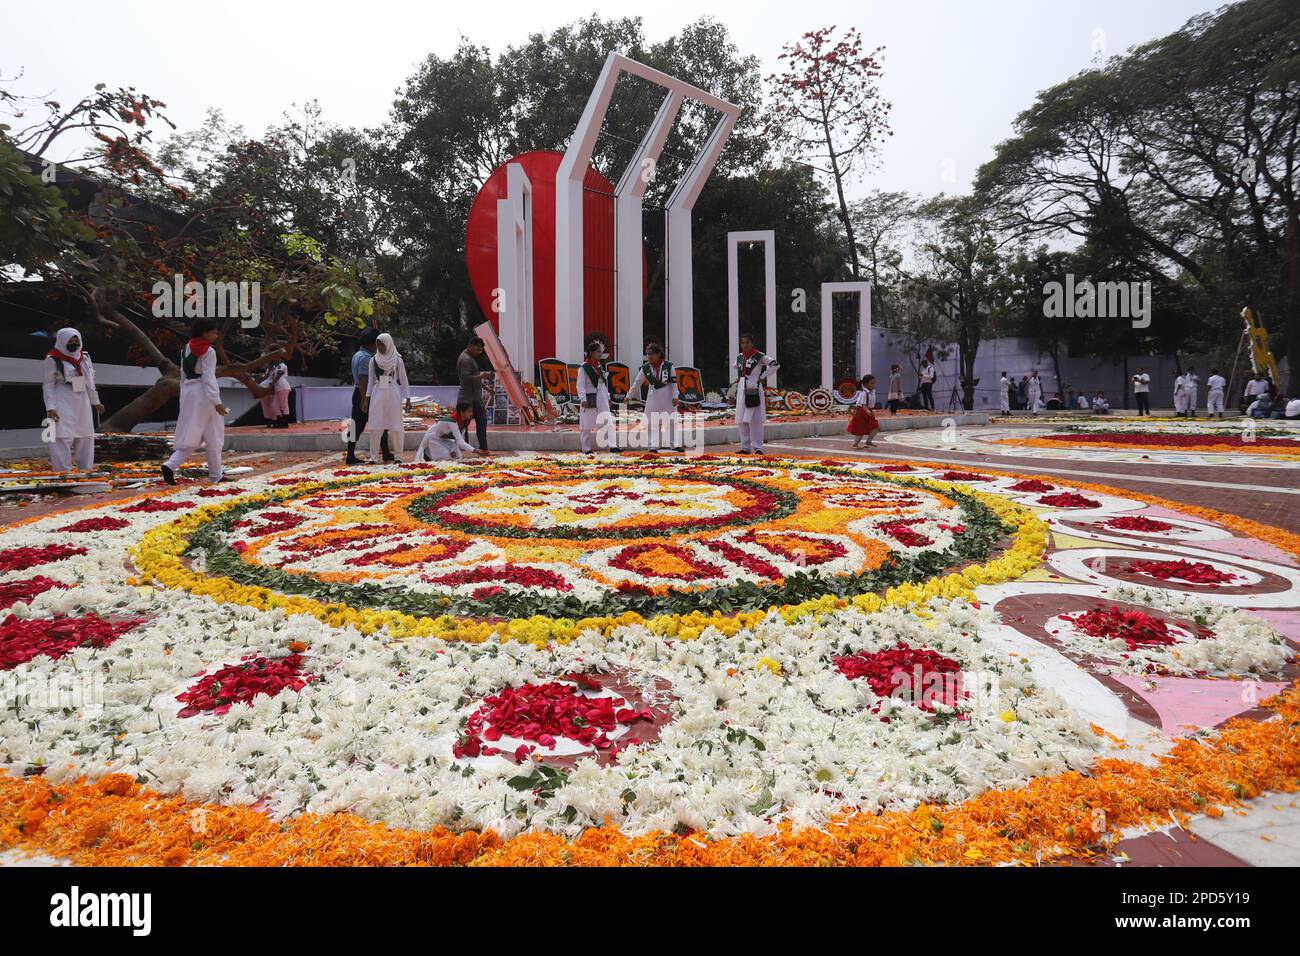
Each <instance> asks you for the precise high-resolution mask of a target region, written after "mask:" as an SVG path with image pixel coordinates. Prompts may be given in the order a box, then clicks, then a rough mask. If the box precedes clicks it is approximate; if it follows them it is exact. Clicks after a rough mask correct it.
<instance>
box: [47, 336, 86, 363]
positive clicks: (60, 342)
mask: <svg viewBox="0 0 1300 956" xmlns="http://www.w3.org/2000/svg"><path fill="white" fill-rule="evenodd" d="M71 339H76V340H77V350H76V351H75V352H73V351H69V350H68V342H69V340H71ZM83 345H85V343H84V342H83V341H82V340H81V333H80V332H78V331H77V330H76V329H71V328H69V329H59V331H58V332H56V333H55V334H54V347H55V348H56V349H58V350H59V351H60V352H62V353H63V354H64V355H66V356H67V357H68V358H70V359H73V360H74V361H75V360H78V359H80V358H81V349H82V346H83Z"/></svg>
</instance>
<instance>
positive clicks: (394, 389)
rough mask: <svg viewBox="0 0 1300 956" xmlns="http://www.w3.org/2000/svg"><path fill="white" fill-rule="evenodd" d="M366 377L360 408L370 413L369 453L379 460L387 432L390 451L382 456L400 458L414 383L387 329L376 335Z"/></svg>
mask: <svg viewBox="0 0 1300 956" xmlns="http://www.w3.org/2000/svg"><path fill="white" fill-rule="evenodd" d="M367 378H368V381H367V382H366V397H365V398H364V399H363V400H362V404H361V408H362V410H363V411H364V412H365V413H366V415H367V421H366V431H368V432H370V457H371V459H372V460H374V461H378V460H379V456H380V442H381V440H382V438H383V435H384V434H385V433H386V434H387V435H388V454H386V455H384V456H383V461H384V462H385V463H386V464H387V463H391V462H394V461H399V460H400V459H401V455H402V439H403V438H404V437H405V433H406V423H405V420H404V415H405V413H406V412H409V411H410V410H411V383H410V381H409V380H408V379H407V377H406V363H405V362H403V361H402V356H401V355H400V354H399V353H398V351H397V345H396V343H394V342H393V337H392V336H391V335H389V334H388V333H387V332H382V333H380V335H379V338H377V339H375V354H374V355H373V356H372V357H371V359H370V371H369V372H368V373H367Z"/></svg>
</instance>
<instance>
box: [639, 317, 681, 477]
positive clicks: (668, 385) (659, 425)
mask: <svg viewBox="0 0 1300 956" xmlns="http://www.w3.org/2000/svg"><path fill="white" fill-rule="evenodd" d="M645 354H646V361H645V362H644V363H643V364H642V366H641V367H640V368H639V369H637V373H636V378H634V379H633V380H632V386H631V388H629V389H628V392H629V394H636V393H637V391H638V389H640V387H641V386H642V385H647V386H649V391H647V392H646V397H645V424H646V430H647V432H648V434H647V438H648V445H649V447H650V448H651V449H653V450H654V451H660V450H662V448H663V446H664V439H665V437H666V438H667V447H669V448H671V449H672V450H673V451H682V444H681V440H680V437H679V429H680V427H681V425H680V422H679V421H678V415H677V372H676V370H675V369H674V368H673V363H672V362H670V361H668V359H667V358H666V357H665V356H664V347H663V346H662V345H660V344H659V343H658V342H651V343H650V344H649V345H647V346H646V350H645Z"/></svg>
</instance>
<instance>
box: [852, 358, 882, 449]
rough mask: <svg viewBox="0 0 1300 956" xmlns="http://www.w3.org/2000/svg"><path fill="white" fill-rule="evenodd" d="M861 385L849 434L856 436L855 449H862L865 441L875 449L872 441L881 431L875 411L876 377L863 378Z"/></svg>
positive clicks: (854, 440) (867, 376)
mask: <svg viewBox="0 0 1300 956" xmlns="http://www.w3.org/2000/svg"><path fill="white" fill-rule="evenodd" d="M860 385H861V387H860V388H859V389H858V397H857V399H856V400H855V401H854V403H853V417H852V418H851V419H849V434H850V435H853V436H854V439H853V447H854V448H861V447H862V443H863V440H864V439H865V440H866V443H867V447H869V448H874V447H875V445H876V443H875V442H874V441H872V439H873V438H875V437H876V432H878V431H880V422H878V421H877V420H876V416H875V413H874V411H873V409H874V408H875V407H876V376H874V375H864V376H862V381H861V383H860Z"/></svg>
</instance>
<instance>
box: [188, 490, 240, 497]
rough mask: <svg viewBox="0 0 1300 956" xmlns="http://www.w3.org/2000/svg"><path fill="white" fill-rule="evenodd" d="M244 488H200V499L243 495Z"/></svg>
mask: <svg viewBox="0 0 1300 956" xmlns="http://www.w3.org/2000/svg"><path fill="white" fill-rule="evenodd" d="M243 493H244V489H243V488H200V489H199V497H200V498H224V497H225V496H226V495H242V494H243Z"/></svg>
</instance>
